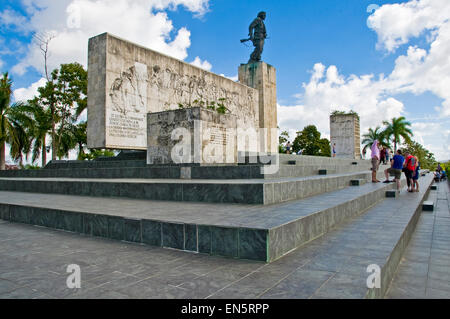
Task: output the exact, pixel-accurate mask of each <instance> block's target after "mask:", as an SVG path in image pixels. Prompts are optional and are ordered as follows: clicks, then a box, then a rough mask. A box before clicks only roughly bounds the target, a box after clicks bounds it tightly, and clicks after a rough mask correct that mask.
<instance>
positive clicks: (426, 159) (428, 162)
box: [405, 141, 437, 171]
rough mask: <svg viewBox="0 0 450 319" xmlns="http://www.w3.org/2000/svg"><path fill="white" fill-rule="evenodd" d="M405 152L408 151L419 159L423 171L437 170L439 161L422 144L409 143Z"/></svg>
mask: <svg viewBox="0 0 450 319" xmlns="http://www.w3.org/2000/svg"><path fill="white" fill-rule="evenodd" d="M405 151H408V152H409V153H410V154H412V155H414V156H416V157H417V158H418V159H419V163H420V167H421V168H422V169H429V170H431V171H433V170H434V169H435V168H436V166H437V161H436V158H435V157H434V154H433V153H431V152H430V151H428V150H427V149H426V148H425V147H423V146H422V145H421V144H419V143H417V142H415V141H410V142H407V143H406V148H405Z"/></svg>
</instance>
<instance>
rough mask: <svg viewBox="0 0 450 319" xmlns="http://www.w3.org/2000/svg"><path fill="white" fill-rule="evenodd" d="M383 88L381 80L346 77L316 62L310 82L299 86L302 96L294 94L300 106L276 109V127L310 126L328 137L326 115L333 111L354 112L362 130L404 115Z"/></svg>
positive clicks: (366, 76) (370, 77)
mask: <svg viewBox="0 0 450 319" xmlns="http://www.w3.org/2000/svg"><path fill="white" fill-rule="evenodd" d="M385 85H386V83H385V79H384V78H380V79H378V80H377V79H374V76H373V75H363V76H356V75H350V76H349V77H347V78H346V77H344V76H343V75H341V74H339V71H338V69H337V68H336V66H330V67H328V68H326V67H325V66H324V65H323V64H321V63H318V64H316V65H315V66H314V69H313V71H312V75H311V79H310V81H309V82H308V83H304V84H303V88H304V92H303V94H301V95H298V97H301V99H302V102H303V103H302V105H297V106H279V108H278V120H279V123H280V127H281V128H282V129H292V130H302V129H303V127H305V126H306V125H310V124H314V125H316V126H317V128H318V129H319V131H321V132H322V133H323V134H324V136H329V134H330V123H329V115H330V114H331V112H332V111H334V110H341V111H350V110H354V111H356V112H358V114H359V115H360V117H361V130H362V131H365V130H367V129H368V128H369V127H374V126H377V125H381V124H382V122H383V121H384V120H388V119H391V118H393V117H398V116H400V115H402V114H403V112H404V105H403V103H402V102H400V101H398V100H396V99H395V98H393V97H386V96H385V90H386V88H385ZM291 137H292V134H291Z"/></svg>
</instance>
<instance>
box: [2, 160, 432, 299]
mask: <svg viewBox="0 0 450 319" xmlns="http://www.w3.org/2000/svg"><path fill="white" fill-rule="evenodd" d="M262 168H263V166H262V165H260V164H245V165H234V166H225V165H217V166H213V165H211V166H198V165H190V166H177V165H172V166H148V165H146V163H145V161H144V160H142V159H139V160H133V159H125V160H104V161H93V162H78V161H59V162H52V163H50V164H49V165H48V166H47V167H46V168H45V169H42V170H36V171H33V170H30V171H5V172H0V218H1V219H3V220H7V221H11V222H15V223H26V224H32V225H36V226H41V227H48V228H54V229H58V230H63V231H69V232H75V233H79V234H84V235H87V236H95V237H103V238H110V239H113V240H122V241H127V242H133V243H140V244H146V245H152V246H160V247H165V248H171V249H178V250H184V251H190V252H193V253H200V254H210V255H215V256H223V257H228V258H239V259H249V260H255V261H260V262H266V263H274V262H275V263H276V262H277V261H278V260H280V258H282V257H284V258H289V256H290V254H292V253H293V252H299V251H300V252H302V251H305V252H307V251H313V252H314V255H315V256H319V255H320V254H322V255H320V256H322V257H321V258H319V259H317V260H319V261H320V260H322V263H320V262H318V264H317V265H316V267H319V269H320V268H321V267H325V268H327V267H337V263H336V260H340V263H339V265H340V266H343V265H345V264H346V263H349V262H350V261H352V260H355V262H354V263H353V264H348V265H347V266H346V267H345V269H347V270H348V271H347V273H346V277H345V279H346V280H347V281H350V282H353V283H360V284H361V285H362V289H360V290H358V295H357V297H360V298H365V297H373V298H379V297H383V296H384V294H385V292H386V290H387V288H388V287H389V283H390V282H391V280H392V277H393V274H394V273H395V270H396V267H397V265H398V262H399V260H400V258H401V256H402V254H403V251H404V249H405V247H406V245H407V243H408V241H409V238H410V237H411V234H412V232H413V231H414V228H415V224H416V222H417V219H418V216H419V215H420V212H421V210H422V203H423V201H424V199H425V198H426V196H427V194H428V191H429V188H430V185H431V184H432V176H430V175H428V176H426V177H424V178H423V179H422V180H421V184H422V186H421V187H422V188H421V189H422V191H421V193H413V194H412V193H411V194H410V193H406V192H405V191H403V192H401V193H398V192H395V191H394V192H392V191H393V187H394V185H393V184H373V183H371V182H370V181H371V171H370V162H369V161H362V160H356V161H355V160H344V159H330V158H321V157H309V156H296V155H282V156H280V158H279V170H278V171H277V173H275V174H265V173H264V171H263V170H262ZM382 168H386V167H382ZM381 175H382V174H381V173H380V176H381ZM379 178H380V179H381V177H379ZM383 180H384V178H383ZM404 182H405V181H403V184H404ZM387 192H389V194H390V196H391V197H392V194H394V196H393V198H387V197H386V194H387ZM326 238H328V239H326ZM336 254H338V255H340V256H341V257H340V259H339V258H337V259H336V257H332V255H333V256H334V255H336ZM286 256H287V257H286ZM329 256H331V257H329ZM343 257H347V258H343ZM344 259H345V260H344ZM362 260H364V262H362ZM368 262H370V263H368ZM367 263H368V264H367ZM366 264H367V265H366ZM371 264H377V265H379V266H380V268H381V270H382V278H383V281H382V286H381V288H380V289H368V288H367V286H366V279H367V276H368V275H369V274H367V272H366V268H367V266H369V265H371ZM330 265H331V266H330ZM310 266H311V265H310ZM363 266H365V268H364V269H363V268H361V267H363ZM328 285H329V286H328ZM335 285H336V284H335ZM344 286H345V285H344ZM326 287H330V288H329V291H328V290H327V288H326ZM333 287H334V288H333ZM327 291H328V292H327ZM321 292H322V295H323V296H329V297H331V298H334V297H336V296H335V295H336V289H335V286H333V283H332V281H331V282H329V283H328V282H327V283H326V284H324V285H323V287H322V288H321ZM333 295H334V297H333ZM353 297H354V296H353Z"/></svg>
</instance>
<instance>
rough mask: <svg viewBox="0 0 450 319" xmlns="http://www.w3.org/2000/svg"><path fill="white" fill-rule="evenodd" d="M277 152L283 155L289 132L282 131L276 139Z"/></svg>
mask: <svg viewBox="0 0 450 319" xmlns="http://www.w3.org/2000/svg"><path fill="white" fill-rule="evenodd" d="M278 141H279V142H278V143H279V145H278V151H279V153H284V152H285V148H284V144H286V142H287V141H289V132H287V131H284V132H282V133H281V134H280V137H279V138H278Z"/></svg>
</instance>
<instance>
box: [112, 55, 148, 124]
mask: <svg viewBox="0 0 450 319" xmlns="http://www.w3.org/2000/svg"><path fill="white" fill-rule="evenodd" d="M147 79H148V75H147V66H146V65H145V64H142V63H137V62H136V63H135V64H134V66H132V67H130V68H128V69H127V70H125V71H123V72H122V74H121V76H120V77H119V78H116V79H115V80H114V82H113V84H112V86H111V90H110V97H111V101H112V108H113V111H116V112H119V113H121V114H123V115H125V116H126V115H127V114H128V113H130V112H132V113H144V114H145V113H146V112H147V85H148V83H147Z"/></svg>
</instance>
